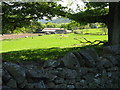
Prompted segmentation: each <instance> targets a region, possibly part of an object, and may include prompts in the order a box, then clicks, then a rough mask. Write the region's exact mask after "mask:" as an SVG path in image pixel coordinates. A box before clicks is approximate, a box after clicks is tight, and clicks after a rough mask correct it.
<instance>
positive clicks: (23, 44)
mask: <svg viewBox="0 0 120 90" xmlns="http://www.w3.org/2000/svg"><path fill="white" fill-rule="evenodd" d="M81 37H84V38H86V39H87V40H90V41H94V40H101V41H103V40H107V36H106V35H79V34H64V35H60V34H54V35H53V34H52V35H44V36H34V37H33V38H32V37H28V38H21V39H14V40H3V41H2V51H1V52H10V51H18V50H27V49H43V48H45V49H47V48H53V47H54V48H55V47H56V48H67V47H68V48H69V47H75V46H81V45H82V46H83V43H80V42H79V41H77V40H75V39H74V38H77V39H80V40H81V41H85V40H84V39H82V38H81Z"/></svg>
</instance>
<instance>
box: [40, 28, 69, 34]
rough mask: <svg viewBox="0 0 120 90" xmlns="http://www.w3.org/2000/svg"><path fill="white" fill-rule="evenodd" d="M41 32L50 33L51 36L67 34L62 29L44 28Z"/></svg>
mask: <svg viewBox="0 0 120 90" xmlns="http://www.w3.org/2000/svg"><path fill="white" fill-rule="evenodd" d="M42 32H46V33H51V34H64V33H67V32H66V30H65V29H64V28H44V29H43V30H42Z"/></svg>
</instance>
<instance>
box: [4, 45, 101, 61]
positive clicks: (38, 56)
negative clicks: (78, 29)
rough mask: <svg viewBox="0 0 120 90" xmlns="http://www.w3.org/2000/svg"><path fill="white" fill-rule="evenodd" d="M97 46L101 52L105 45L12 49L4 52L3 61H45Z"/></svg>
mask: <svg viewBox="0 0 120 90" xmlns="http://www.w3.org/2000/svg"><path fill="white" fill-rule="evenodd" d="M91 47H92V48H95V49H96V50H97V52H98V53H100V52H101V50H102V47H103V46H84V47H72V48H58V47H55V48H49V49H28V50H20V51H11V52H6V53H2V60H3V61H12V62H18V61H45V60H49V59H58V58H61V57H63V56H64V55H65V54H66V53H67V52H76V51H80V49H83V48H91Z"/></svg>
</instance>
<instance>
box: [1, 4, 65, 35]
mask: <svg viewBox="0 0 120 90" xmlns="http://www.w3.org/2000/svg"><path fill="white" fill-rule="evenodd" d="M62 9H64V7H61V5H57V4H56V3H53V2H3V3H2V12H3V13H4V14H3V16H2V18H3V19H2V26H3V28H2V29H3V33H5V32H7V31H10V32H13V31H14V30H15V29H16V28H17V27H19V28H21V27H24V26H26V25H30V24H31V20H38V19H43V17H47V18H48V19H51V18H52V17H54V16H55V15H56V12H58V11H59V12H58V13H61V10H62ZM61 14H62V13H61Z"/></svg>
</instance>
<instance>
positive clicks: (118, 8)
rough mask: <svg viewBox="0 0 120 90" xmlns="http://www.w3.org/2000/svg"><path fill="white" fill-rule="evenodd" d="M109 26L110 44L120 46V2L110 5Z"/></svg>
mask: <svg viewBox="0 0 120 90" xmlns="http://www.w3.org/2000/svg"><path fill="white" fill-rule="evenodd" d="M107 26H108V42H109V44H110V45H118V44H120V2H119V3H117V2H114V3H113V2H112V3H110V5H109V18H108V22H107Z"/></svg>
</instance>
